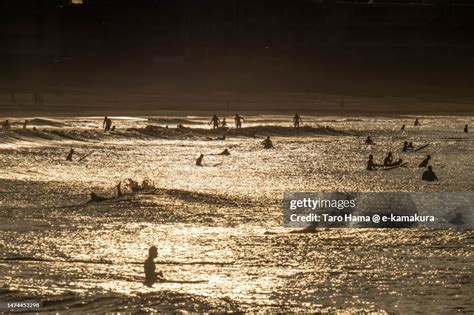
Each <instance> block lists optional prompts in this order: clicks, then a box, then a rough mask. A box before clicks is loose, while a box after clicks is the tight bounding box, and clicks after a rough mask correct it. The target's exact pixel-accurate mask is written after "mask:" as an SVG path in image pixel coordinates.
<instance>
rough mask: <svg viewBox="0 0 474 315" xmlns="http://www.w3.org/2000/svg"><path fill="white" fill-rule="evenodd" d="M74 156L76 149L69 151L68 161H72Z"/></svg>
mask: <svg viewBox="0 0 474 315" xmlns="http://www.w3.org/2000/svg"><path fill="white" fill-rule="evenodd" d="M73 155H74V149H71V150H70V151H69V154H68V155H67V157H66V161H72V156H73Z"/></svg>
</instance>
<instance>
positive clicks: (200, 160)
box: [196, 153, 204, 166]
mask: <svg viewBox="0 0 474 315" xmlns="http://www.w3.org/2000/svg"><path fill="white" fill-rule="evenodd" d="M203 158H204V154H202V153H201V155H200V156H199V157H198V158H197V160H196V165H197V166H202V159H203Z"/></svg>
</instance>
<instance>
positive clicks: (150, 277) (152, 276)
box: [143, 246, 163, 287]
mask: <svg viewBox="0 0 474 315" xmlns="http://www.w3.org/2000/svg"><path fill="white" fill-rule="evenodd" d="M156 257H158V249H157V248H156V246H152V247H150V248H149V249H148V258H147V259H146V260H145V263H144V264H143V268H144V271H145V282H144V284H145V285H146V286H148V287H151V286H152V285H153V284H155V283H156V282H157V281H158V280H162V279H163V272H161V271H160V272H158V273H157V272H156V265H155V261H154V259H155V258H156Z"/></svg>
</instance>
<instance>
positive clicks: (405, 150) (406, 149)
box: [402, 141, 408, 152]
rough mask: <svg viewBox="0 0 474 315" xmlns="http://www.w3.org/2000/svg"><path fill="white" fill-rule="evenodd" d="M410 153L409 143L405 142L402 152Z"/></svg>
mask: <svg viewBox="0 0 474 315" xmlns="http://www.w3.org/2000/svg"><path fill="white" fill-rule="evenodd" d="M407 151H408V141H405V142H403V148H402V152H407Z"/></svg>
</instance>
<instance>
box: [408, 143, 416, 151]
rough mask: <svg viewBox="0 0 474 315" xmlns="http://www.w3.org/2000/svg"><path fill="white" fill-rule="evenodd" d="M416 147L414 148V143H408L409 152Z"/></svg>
mask: <svg viewBox="0 0 474 315" xmlns="http://www.w3.org/2000/svg"><path fill="white" fill-rule="evenodd" d="M414 148H415V147H414V146H413V142H410V143H408V145H407V151H412V150H413V149H414Z"/></svg>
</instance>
